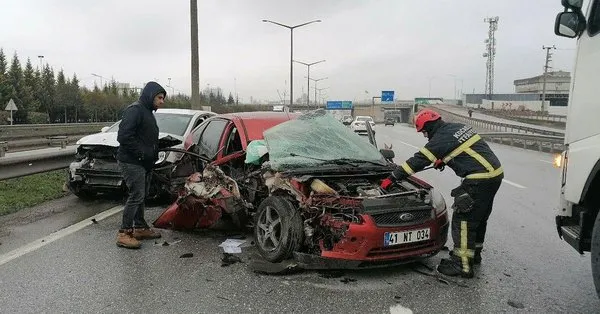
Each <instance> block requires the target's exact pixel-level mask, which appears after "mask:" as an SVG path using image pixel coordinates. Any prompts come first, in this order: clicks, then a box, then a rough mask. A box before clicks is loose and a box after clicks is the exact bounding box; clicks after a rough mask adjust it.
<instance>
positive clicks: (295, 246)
mask: <svg viewBox="0 0 600 314" xmlns="http://www.w3.org/2000/svg"><path fill="white" fill-rule="evenodd" d="M256 217H257V218H256V222H255V224H254V238H255V240H256V247H257V249H258V251H259V253H260V255H261V256H263V257H264V258H265V259H266V260H268V261H269V262H272V263H277V262H280V261H282V260H284V259H287V258H289V257H291V256H292V253H293V252H295V251H298V250H299V249H300V247H301V246H302V241H303V238H304V234H303V228H302V217H301V216H300V211H299V210H298V209H297V208H296V207H295V206H294V205H293V204H292V202H291V201H290V200H289V199H288V198H286V197H282V196H269V197H267V198H266V199H265V200H264V201H262V203H261V204H260V206H259V207H258V212H257V215H256Z"/></svg>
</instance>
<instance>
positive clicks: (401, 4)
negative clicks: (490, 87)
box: [0, 0, 587, 101]
mask: <svg viewBox="0 0 600 314" xmlns="http://www.w3.org/2000/svg"><path fill="white" fill-rule="evenodd" d="M586 2H587V1H586ZM0 4H1V7H2V17H1V18H0V47H2V48H3V49H4V52H5V54H7V56H8V57H9V58H11V57H12V55H13V54H14V53H15V52H17V53H18V54H19V57H20V58H21V60H22V63H24V62H25V60H26V58H27V57H29V58H31V59H32V62H33V63H34V65H38V64H39V59H38V55H43V56H44V59H43V62H47V63H49V64H50V65H51V66H52V67H54V68H55V69H60V68H62V69H64V71H65V72H66V74H67V75H69V76H72V74H73V73H76V74H77V75H78V77H79V78H80V80H81V81H82V84H84V85H87V86H92V85H93V84H94V80H97V82H98V83H99V79H98V78H97V77H94V76H92V75H91V73H95V74H98V75H102V76H104V77H108V78H110V77H114V79H115V80H117V81H121V82H129V83H131V84H132V85H135V86H141V85H142V84H143V83H144V82H146V81H148V80H153V79H157V80H158V81H159V82H160V83H162V84H163V85H167V84H168V78H169V77H170V78H171V83H172V86H173V87H174V88H175V90H176V91H181V92H185V93H190V91H191V87H190V81H191V76H190V60H191V57H190V16H189V9H190V4H189V1H188V0H170V1H165V0H163V1H160V0H127V1H124V0H102V1H89V0H44V1H42V0H0ZM561 10H562V7H561V5H560V0H526V1H523V0H377V1H375V0H372V1H359V0H198V12H199V13H198V14H199V51H200V86H201V89H204V88H206V86H207V84H210V86H211V87H214V86H219V87H221V88H222V89H223V90H224V91H225V92H226V93H228V92H230V91H231V92H234V90H237V93H238V94H239V96H240V98H241V99H242V100H244V101H249V100H250V97H253V98H254V99H261V100H263V99H264V100H278V99H279V96H278V91H279V93H281V95H282V96H283V92H284V90H285V91H287V92H288V93H289V71H290V70H289V68H290V67H289V58H290V31H289V30H288V29H285V28H282V27H279V26H276V25H273V24H270V23H263V22H261V20H263V19H270V20H273V21H277V22H280V23H283V24H287V25H296V24H300V23H304V22H307V21H311V20H314V19H321V20H323V22H322V23H315V24H311V25H308V26H304V27H301V28H298V29H296V30H294V59H296V60H299V61H303V62H306V63H310V62H314V61H318V60H321V59H326V60H327V61H326V62H324V63H321V64H318V65H315V66H312V67H311V77H313V78H322V77H328V79H326V80H323V81H321V82H319V83H318V85H319V88H321V87H328V89H327V90H324V91H323V92H322V93H323V95H326V96H327V98H328V99H330V100H353V101H363V100H364V99H366V98H367V95H368V98H370V97H371V96H378V95H380V92H381V90H394V91H395V92H396V97H397V98H399V99H411V98H414V97H419V96H427V95H428V93H429V82H430V79H429V78H431V96H439V97H445V98H452V97H453V95H454V83H455V81H454V78H453V77H452V76H451V75H455V76H456V77H457V80H456V85H457V89H460V88H461V81H460V80H461V79H462V84H463V86H464V91H465V92H469V93H470V92H473V90H475V92H477V93H482V92H483V89H484V82H485V58H483V57H482V53H483V52H484V50H485V44H484V42H483V41H484V39H485V38H487V31H488V24H486V23H484V21H483V19H484V17H487V16H499V17H500V21H499V27H498V31H497V32H496V37H497V51H496V53H497V55H496V76H495V82H496V83H495V92H497V93H501V92H513V91H514V88H513V80H515V79H519V78H524V77H530V76H535V75H539V74H541V72H542V69H543V68H542V67H543V64H544V58H545V51H544V50H542V46H543V45H556V47H557V48H558V49H557V50H556V51H555V54H554V57H553V62H552V65H553V67H554V68H555V69H558V70H567V71H571V68H572V65H573V61H574V54H575V50H574V47H575V41H574V40H570V39H564V38H559V37H557V36H555V35H554V33H553V26H554V19H555V17H556V14H557V13H558V12H560V11H561ZM306 70H307V69H306V66H304V65H300V64H295V65H294V98H297V97H299V96H300V94H301V93H302V91H303V90H304V91H306V79H305V76H306ZM365 91H368V93H369V94H366V93H365ZM313 97H314V89H313V85H312V84H311V98H313Z"/></svg>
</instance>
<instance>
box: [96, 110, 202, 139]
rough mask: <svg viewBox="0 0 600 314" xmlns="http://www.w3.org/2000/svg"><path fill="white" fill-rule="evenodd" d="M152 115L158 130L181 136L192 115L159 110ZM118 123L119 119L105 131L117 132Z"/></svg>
mask: <svg viewBox="0 0 600 314" xmlns="http://www.w3.org/2000/svg"><path fill="white" fill-rule="evenodd" d="M154 117H156V124H157V125H158V130H159V131H160V132H162V133H168V134H173V135H178V136H183V135H184V134H185V130H186V129H187V127H188V125H189V123H190V120H191V119H192V116H191V115H188V114H175V113H161V112H156V113H154ZM120 123H121V121H119V122H117V123H115V124H114V125H113V126H111V127H110V129H108V130H106V132H117V131H118V130H119V124H120Z"/></svg>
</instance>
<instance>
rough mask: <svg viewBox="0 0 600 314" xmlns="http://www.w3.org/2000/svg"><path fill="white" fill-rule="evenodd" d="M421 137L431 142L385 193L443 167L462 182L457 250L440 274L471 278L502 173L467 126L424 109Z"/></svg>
mask: <svg viewBox="0 0 600 314" xmlns="http://www.w3.org/2000/svg"><path fill="white" fill-rule="evenodd" d="M415 126H416V128H417V131H418V132H423V134H424V135H425V136H426V137H427V138H428V139H429V141H428V143H427V144H426V145H425V147H423V148H421V150H420V151H419V152H417V153H416V154H415V155H414V156H413V157H411V158H409V159H408V160H407V161H406V162H404V163H402V164H401V165H400V167H398V169H396V170H394V171H393V172H392V174H391V175H390V176H389V177H388V178H387V179H385V180H383V181H382V183H381V187H382V188H383V189H387V188H389V187H390V186H391V185H392V184H394V183H395V182H396V181H399V180H402V179H405V178H406V177H408V176H411V175H413V174H414V173H416V172H419V171H421V170H423V169H424V168H425V167H426V166H428V165H430V164H432V163H433V164H434V168H436V169H440V170H443V168H444V166H445V165H448V167H450V168H452V170H454V172H455V173H456V175H458V176H459V177H461V178H463V180H462V183H461V185H460V186H459V187H457V188H456V189H454V190H452V193H451V196H452V197H454V204H453V206H452V208H453V209H454V213H453V214H452V240H453V241H454V250H453V251H452V252H451V253H450V258H449V259H442V261H441V263H440V265H439V266H438V271H439V272H440V273H442V274H445V275H449V276H462V277H466V278H471V277H473V269H472V265H473V264H479V263H481V250H482V249H483V241H484V238H485V232H486V229H487V220H488V218H489V216H490V214H491V212H492V205H493V202H494V197H495V195H496V192H497V191H498V189H499V188H500V184H501V183H502V178H503V177H504V172H503V170H502V166H501V165H500V161H499V160H498V158H497V157H496V155H495V154H494V153H493V152H492V150H491V149H490V147H489V146H488V145H487V143H486V142H485V141H484V140H483V139H481V137H480V136H479V135H478V134H477V133H476V132H475V130H473V128H471V127H470V126H468V125H464V124H460V123H446V122H444V121H442V119H441V116H440V115H439V114H438V113H437V112H435V111H433V110H422V111H420V112H419V113H418V114H417V116H416V117H415Z"/></svg>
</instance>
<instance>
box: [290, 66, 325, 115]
mask: <svg viewBox="0 0 600 314" xmlns="http://www.w3.org/2000/svg"><path fill="white" fill-rule="evenodd" d="M294 62H297V63H300V64H304V65H305V66H307V67H308V76H307V79H306V106H307V107H310V96H309V95H310V66H311V65H315V64H317V63H321V62H325V60H321V61H317V62H313V63H304V62H300V61H296V60H294ZM316 102H317V99H316V98H315V103H316Z"/></svg>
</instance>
